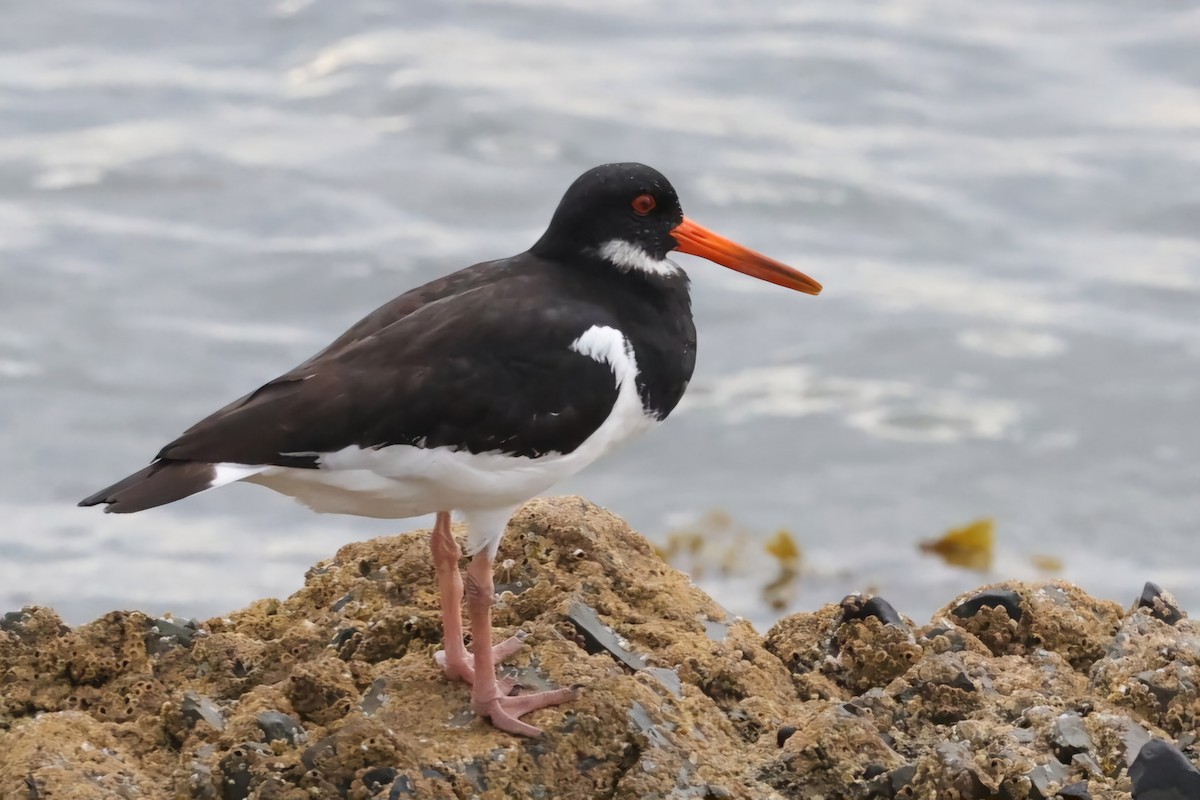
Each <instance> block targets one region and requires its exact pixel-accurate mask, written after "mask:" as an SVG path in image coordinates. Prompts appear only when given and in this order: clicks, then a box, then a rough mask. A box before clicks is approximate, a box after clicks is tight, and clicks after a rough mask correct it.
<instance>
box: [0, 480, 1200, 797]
mask: <svg viewBox="0 0 1200 800" xmlns="http://www.w3.org/2000/svg"><path fill="white" fill-rule="evenodd" d="M499 561H500V562H501V563H503V566H502V567H501V568H499V582H500V583H501V584H502V585H503V586H504V587H505V590H504V591H503V592H502V594H501V596H500V600H499V603H498V605H497V608H496V612H495V622H496V625H497V628H498V630H497V636H509V635H514V634H516V633H517V632H518V631H524V632H526V633H527V635H528V636H527V640H526V645H527V646H526V647H525V649H524V650H523V651H522V652H520V653H519V654H518V655H517V656H515V657H514V658H513V659H511V660H510V663H509V664H506V665H505V667H504V669H505V671H506V674H508V675H511V676H513V677H515V678H516V680H518V681H519V682H520V683H521V684H522V685H525V686H529V687H533V688H536V687H542V686H573V685H579V686H581V687H582V692H581V696H580V698H579V699H578V700H577V701H575V702H573V703H570V704H567V705H563V706H558V707H555V708H551V709H545V710H542V711H539V712H536V713H535V714H533V715H531V716H532V722H533V724H535V725H538V726H539V727H542V728H544V729H545V730H546V734H545V735H544V736H543V737H542V738H540V739H536V740H528V739H521V738H518V737H514V736H510V735H507V734H504V733H500V732H498V731H496V730H495V729H493V728H491V727H490V726H488V725H487V724H486V723H485V722H483V721H481V720H477V719H475V718H474V716H473V715H472V714H471V713H470V709H469V695H468V690H467V688H466V687H465V686H463V685H461V684H452V683H449V682H448V681H446V679H445V678H444V676H443V675H442V673H441V672H440V670H439V669H438V668H437V666H436V665H435V663H434V661H433V657H432V656H433V653H434V651H436V650H437V649H439V648H440V646H441V641H440V639H441V630H440V625H439V613H438V608H437V597H438V594H437V589H436V587H435V586H434V583H433V567H432V561H431V557H430V553H429V545H428V534H427V533H426V534H421V533H417V534H409V535H404V536H400V537H392V538H383V539H377V540H374V541H370V542H363V543H359V544H354V545H349V546H347V547H344V548H342V549H341V550H340V551H339V552H338V553H337V555H336V556H335V557H333V558H332V559H329V560H327V561H323V562H321V563H320V564H318V565H316V566H315V567H313V568H312V569H310V570H309V572H308V573H307V575H306V582H305V585H304V587H303V588H302V589H301V590H300V591H298V592H297V593H296V594H295V595H293V596H292V597H290V598H288V599H286V600H270V599H266V600H260V601H257V602H255V603H252V604H250V605H249V606H248V607H246V608H245V609H242V610H241V611H236V612H233V613H230V614H228V615H225V616H223V617H220V618H216V619H212V620H207V621H204V622H202V623H198V624H197V623H192V622H188V621H184V622H178V621H173V620H170V619H166V618H152V617H148V616H146V615H144V614H140V613H137V612H113V613H112V614H107V615H105V616H104V617H101V618H100V619H98V620H96V621H95V622H92V623H89V624H87V625H83V626H80V627H78V628H74V629H71V628H68V627H66V626H65V625H63V624H62V621H61V620H60V619H59V618H58V617H57V615H55V614H54V612H53V611H50V610H49V609H44V608H35V607H31V608H26V609H22V610H19V611H15V612H12V613H9V614H5V615H3V616H0V797H3V798H7V797H14V798H25V797H44V798H51V799H52V798H63V799H64V800H92V799H93V798H95V800H101V799H102V798H103V799H104V800H107V798H112V797H154V798H158V797H162V798H173V799H176V798H177V799H178V800H183V798H192V800H234V799H235V798H236V799H237V800H241V798H247V799H249V798H253V799H254V800H299V799H300V798H311V797H329V798H347V800H385V799H386V800H408V798H435V799H437V798H446V799H447V800H449V798H459V797H478V798H480V800H493V798H507V797H528V798H533V800H537V799H538V798H546V799H547V800H549V798H564V799H565V800H571V799H572V798H592V797H597V796H600V797H610V798H643V797H661V798H672V799H674V798H679V799H680V800H683V799H684V798H695V799H696V800H703V798H731V799H733V800H742V799H745V800H749V799H750V798H770V799H771V800H791V798H809V797H816V796H823V797H824V798H826V800H885V799H890V798H924V797H947V798H950V797H959V798H971V797H978V798H991V797H1001V798H1006V800H1035V799H1036V798H1039V797H1041V798H1046V800H1049V798H1052V797H1053V798H1062V800H1084V798H1090V797H1097V798H1119V797H1127V796H1128V795H1127V792H1128V791H1129V789H1130V786H1131V784H1132V787H1133V788H1134V791H1135V793H1137V794H1136V796H1137V797H1138V798H1139V800H1173V798H1175V797H1179V796H1185V795H1179V794H1178V792H1179V791H1185V792H1186V791H1190V789H1189V788H1188V787H1189V783H1188V781H1191V780H1193V778H1194V775H1193V772H1194V770H1192V771H1189V770H1190V765H1187V763H1186V758H1184V756H1183V755H1182V754H1181V753H1180V751H1179V750H1177V749H1174V748H1172V747H1171V746H1170V745H1167V744H1166V741H1168V740H1175V741H1177V742H1179V744H1180V746H1181V747H1183V748H1184V749H1185V751H1186V748H1187V747H1188V746H1190V744H1191V743H1192V742H1193V741H1194V739H1188V738H1186V737H1187V736H1188V735H1189V732H1190V731H1193V730H1195V729H1196V728H1200V719H1197V715H1200V695H1198V690H1197V688H1196V687H1197V686H1198V685H1200V672H1198V671H1197V670H1200V631H1197V630H1195V629H1193V623H1192V621H1191V620H1189V619H1187V618H1185V617H1182V616H1181V617H1180V618H1179V619H1177V620H1175V621H1174V622H1173V623H1169V622H1167V621H1166V620H1164V619H1163V618H1162V616H1161V615H1156V614H1154V613H1153V611H1152V609H1150V608H1149V607H1140V608H1137V609H1135V610H1134V611H1132V612H1130V613H1128V614H1123V613H1122V612H1121V610H1120V609H1119V608H1118V607H1116V605H1115V604H1112V603H1107V602H1106V601H1102V600H1097V599H1095V598H1092V597H1089V596H1088V595H1086V594H1085V593H1083V592H1082V591H1080V590H1079V589H1077V588H1076V587H1074V586H1071V585H1069V584H1064V583H1058V582H1055V583H1040V584H1021V583H1004V584H998V585H995V586H990V587H983V588H982V589H981V590H979V591H977V592H973V593H971V594H970V595H967V596H966V597H964V598H961V599H959V600H958V601H956V602H954V603H951V604H949V605H948V606H947V607H946V608H945V609H943V611H941V612H939V614H938V615H937V616H936V617H935V618H934V620H933V621H932V622H931V623H929V624H928V625H926V626H924V627H920V628H918V627H915V626H914V625H913V623H912V622H910V621H908V620H905V619H904V618H903V617H901V616H900V615H899V614H897V613H896V612H895V610H894V609H892V608H891V606H890V605H888V604H886V603H885V602H884V601H882V600H880V599H879V598H873V597H867V598H863V597H861V596H852V597H851V598H848V599H847V600H846V601H843V603H841V604H830V605H827V606H824V607H822V608H820V609H817V610H815V611H812V612H807V613H801V614H794V615H792V616H790V617H787V618H785V619H782V620H780V621H779V623H778V624H776V625H775V626H774V627H773V628H772V629H771V630H770V631H768V632H767V634H766V636H762V635H760V634H759V633H758V632H756V631H755V630H754V629H753V627H751V626H750V625H749V624H748V623H746V622H745V621H741V620H737V619H733V618H731V617H729V615H728V614H726V613H725V611H724V610H723V609H721V608H720V607H718V606H717V605H716V604H715V603H713V602H712V600H711V599H709V598H708V597H707V596H705V595H704V594H703V593H702V592H700V591H699V590H698V589H696V588H695V587H694V586H692V585H691V583H690V581H689V580H688V578H687V577H686V576H685V575H683V574H681V573H679V572H677V571H675V570H673V569H671V568H670V567H668V566H666V565H665V564H664V563H663V562H662V561H661V560H660V559H659V558H658V557H657V556H655V555H654V553H653V551H652V549H651V548H650V546H649V545H648V544H647V543H646V542H645V540H643V539H642V538H641V537H640V536H638V535H637V534H636V533H634V532H633V531H631V530H630V529H629V528H628V526H626V525H625V524H624V523H623V522H621V521H620V520H619V519H617V518H616V517H614V516H613V515H611V514H609V513H608V512H605V511H603V510H601V509H598V508H596V507H595V506H593V505H591V504H589V503H587V502H586V501H583V500H580V499H578V498H559V499H550V500H537V501H534V502H533V503H530V504H529V505H528V506H526V508H525V509H524V510H522V511H521V512H519V513H518V514H517V515H516V517H515V518H514V519H513V521H512V523H511V525H510V527H509V530H508V533H507V535H506V536H505V539H504V542H503V544H502V547H501V551H500V556H499ZM1147 742H1149V743H1147ZM1164 747H1165V748H1167V750H1163V748H1164ZM1188 752H1190V751H1188ZM1164 753H1165V755H1164ZM1164 759H1166V760H1164ZM1162 764H1165V765H1166V766H1161V765H1162ZM1148 765H1149V766H1148ZM1127 767H1128V770H1127ZM1185 767H1186V768H1185ZM1164 774H1165V775H1168V776H1175V777H1174V778H1170V780H1168V781H1167V782H1165V783H1164V782H1163V779H1160V778H1157V777H1155V776H1161V775H1164ZM1172 780H1173V781H1175V782H1174V783H1171V782H1170V781H1172ZM1180 787H1182V788H1180ZM1154 792H1160V793H1161V792H1168V794H1161V795H1159V796H1156V795H1155V794H1154ZM1170 792H1175V794H1170Z"/></svg>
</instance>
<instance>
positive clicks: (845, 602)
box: [841, 594, 904, 628]
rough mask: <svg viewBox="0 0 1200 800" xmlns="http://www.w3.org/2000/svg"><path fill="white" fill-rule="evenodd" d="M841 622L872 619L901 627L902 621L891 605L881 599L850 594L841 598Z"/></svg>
mask: <svg viewBox="0 0 1200 800" xmlns="http://www.w3.org/2000/svg"><path fill="white" fill-rule="evenodd" d="M841 607H842V622H843V623H845V622H850V621H851V620H866V619H870V618H871V617H874V618H875V619H877V620H879V621H880V622H882V623H883V624H884V625H894V626H896V627H898V628H899V627H903V626H904V620H902V619H901V618H900V614H899V613H898V612H897V611H896V609H894V608H892V604H891V603H889V602H888V601H887V600H884V599H883V598H882V597H864V596H863V595H861V594H851V595H847V596H846V597H844V598H842V602H841Z"/></svg>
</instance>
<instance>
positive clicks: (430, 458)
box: [219, 325, 658, 556]
mask: <svg viewBox="0 0 1200 800" xmlns="http://www.w3.org/2000/svg"><path fill="white" fill-rule="evenodd" d="M570 349H571V350H572V351H574V352H576V353H578V354H579V355H580V357H581V358H591V359H593V360H595V361H598V362H600V363H602V364H608V365H609V366H610V367H611V368H612V372H613V380H614V383H615V385H616V387H617V398H616V402H615V403H614V404H613V408H612V412H611V413H610V414H609V415H608V417H607V418H606V419H605V420H604V422H603V423H602V424H601V425H600V427H599V428H597V429H596V430H595V432H593V433H592V435H591V436H589V437H588V438H587V439H586V440H584V442H583V443H582V444H580V445H579V446H578V447H577V448H575V450H573V451H572V452H570V453H547V454H545V455H541V456H537V457H534V458H530V457H528V456H515V455H510V454H505V453H500V452H490V453H470V452H467V451H465V450H457V451H456V450H452V449H451V448H449V447H430V448H425V447H416V446H413V445H391V446H389V447H382V448H378V449H375V448H366V449H364V448H360V447H357V446H354V447H347V448H344V449H342V450H339V451H337V452H335V453H327V454H325V455H323V456H321V459H320V469H296V468H292V467H248V466H241V465H219V467H226V468H232V467H238V468H239V469H242V470H248V471H249V473H250V474H248V475H247V476H246V477H245V478H244V479H246V480H249V481H250V482H251V483H257V484H261V485H263V486H267V487H269V488H271V489H274V490H275V491H277V492H281V493H283V494H286V495H289V496H291V497H295V498H296V499H297V500H299V501H300V502H301V503H303V504H304V505H306V506H308V507H309V508H311V509H313V510H314V511H320V512H326V513H334V514H354V515H357V516H363V517H379V518H383V519H401V518H405V517H416V516H421V515H423V514H432V513H434V512H437V511H449V510H457V511H461V512H463V515H464V517H466V520H467V523H468V526H469V528H470V535H469V538H468V542H467V552H468V555H474V554H475V553H478V552H480V551H482V550H487V551H488V554H489V556H495V554H496V549H497V548H498V547H499V546H500V537H501V536H502V535H503V533H504V528H505V525H506V524H507V522H508V519H509V517H510V516H512V513H513V511H515V510H516V509H517V508H518V507H520V505H521V504H522V503H524V502H525V501H527V500H529V499H530V498H531V497H534V496H535V495H538V494H540V493H541V492H544V491H546V490H547V489H549V488H550V487H551V486H553V485H554V484H555V483H557V482H559V481H561V480H562V479H564V478H566V477H569V476H571V475H574V474H575V473H576V472H579V471H580V470H581V469H583V468H584V467H586V466H587V465H588V464H591V463H592V462H593V461H595V460H596V459H598V458H600V457H601V456H603V455H604V454H605V453H608V452H610V451H611V450H613V449H614V448H615V447H617V446H618V445H620V444H622V443H623V442H625V441H627V440H629V439H631V438H633V437H634V436H637V435H639V434H641V433H644V432H646V431H647V430H649V429H650V428H652V427H654V425H656V424H657V423H658V419H657V417H655V416H654V415H652V414H648V413H647V412H646V410H645V408H644V407H643V405H642V400H641V398H640V397H639V396H638V392H637V375H638V369H637V359H636V358H635V357H634V353H633V348H632V347H631V346H630V344H629V341H628V340H627V339H626V338H625V336H624V335H623V334H622V333H621V332H620V331H618V330H617V329H615V328H610V327H607V326H600V325H593V326H592V327H591V328H588V329H587V330H586V331H585V332H584V333H583V335H581V336H580V337H579V338H578V339H576V340H575V341H574V342H572V343H571V346H570ZM228 474H232V473H228ZM234 480H239V478H234Z"/></svg>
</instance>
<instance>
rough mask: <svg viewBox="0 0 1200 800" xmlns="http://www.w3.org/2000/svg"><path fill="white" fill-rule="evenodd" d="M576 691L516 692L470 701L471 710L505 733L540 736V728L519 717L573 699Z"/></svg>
mask: <svg viewBox="0 0 1200 800" xmlns="http://www.w3.org/2000/svg"><path fill="white" fill-rule="evenodd" d="M576 697H578V693H577V692H576V691H575V690H574V689H552V690H550V691H548V692H533V693H531V694H518V695H513V696H512V697H493V698H492V699H491V700H483V701H475V700H472V701H471V710H472V711H474V712H475V713H476V714H477V715H478V716H481V717H487V718H489V719H490V720H491V721H492V725H494V726H495V727H497V728H499V729H500V730H502V731H505V732H506V733H515V734H517V735H519V736H541V735H542V729H541V728H535V727H534V726H533V725H530V724H529V723H527V722H522V721H521V719H520V718H521V717H523V716H525V715H526V714H528V713H529V712H531V711H537V710H538V709H539V708H546V707H547V706H556V705H558V704H560V703H565V702H567V701H568V700H574V699H575V698H576Z"/></svg>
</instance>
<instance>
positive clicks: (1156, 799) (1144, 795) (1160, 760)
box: [1129, 739, 1200, 800]
mask: <svg viewBox="0 0 1200 800" xmlns="http://www.w3.org/2000/svg"><path fill="white" fill-rule="evenodd" d="M1129 779H1130V781H1132V783H1133V800H1195V799H1196V798H1197V797H1200V770H1197V769H1196V768H1195V767H1194V766H1192V763H1191V762H1190V761H1188V760H1187V758H1185V757H1184V755H1183V753H1181V752H1179V751H1178V750H1177V749H1175V747H1174V746H1173V745H1172V744H1171V743H1170V742H1166V741H1163V740H1162V739H1151V740H1150V741H1149V742H1147V743H1146V744H1145V745H1143V746H1142V749H1141V751H1139V752H1138V755H1137V758H1136V759H1134V761H1133V764H1131V765H1130V767H1129Z"/></svg>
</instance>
